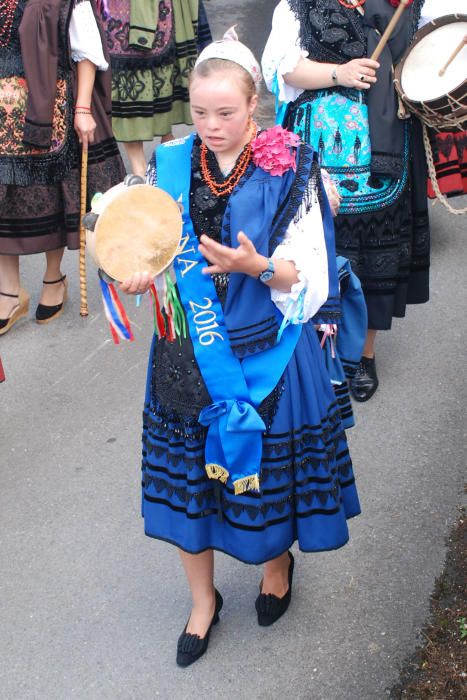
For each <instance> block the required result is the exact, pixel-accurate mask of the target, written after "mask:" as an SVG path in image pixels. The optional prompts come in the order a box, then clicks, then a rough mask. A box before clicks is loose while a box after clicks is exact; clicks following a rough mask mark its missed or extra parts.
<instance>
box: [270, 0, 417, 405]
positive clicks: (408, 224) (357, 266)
mask: <svg viewBox="0 0 467 700" xmlns="http://www.w3.org/2000/svg"><path fill="white" fill-rule="evenodd" d="M419 3H420V0H418V3H416V4H418V5H419ZM397 4H398V2H397V0H366V2H365V0H281V2H280V3H279V4H278V6H277V7H276V9H275V12H274V17H273V24H272V31H271V34H270V36H269V39H268V42H267V45H266V48H265V51H264V54H263V61H262V63H263V72H264V75H265V80H266V83H267V85H268V87H269V88H270V89H271V90H273V92H275V93H276V95H277V97H278V99H279V101H280V102H282V103H286V104H287V105H288V108H287V113H286V116H285V121H284V124H285V125H286V126H287V127H288V128H290V129H291V130H292V131H294V132H296V133H298V134H299V135H300V136H301V137H302V138H303V140H304V141H305V142H306V143H310V144H312V145H313V147H314V149H315V150H316V152H317V153H318V154H319V160H320V163H321V164H322V166H323V167H325V168H326V170H327V171H328V173H329V175H330V176H331V177H332V178H333V179H334V181H335V183H336V185H337V186H338V189H339V192H340V195H341V204H340V210H339V214H338V216H337V217H336V219H335V229H336V249H337V252H338V253H340V254H341V255H344V256H345V257H347V258H348V259H349V260H350V261H351V264H352V268H353V271H354V272H355V273H356V274H357V275H358V277H359V278H360V280H361V283H362V287H363V290H364V293H365V298H366V302H367V308H368V335H367V340H366V343H365V347H364V349H363V354H362V357H361V361H360V365H359V367H358V369H357V371H356V374H355V376H354V377H353V379H352V380H351V391H352V394H353V396H354V398H355V399H356V400H358V401H367V400H368V399H369V398H371V396H373V394H374V392H375V391H376V389H377V387H378V378H377V374H376V366H375V339H376V333H377V331H379V330H388V329H390V328H391V323H392V319H393V317H402V316H404V315H405V312H406V305H407V304H411V303H412V304H415V303H423V302H426V301H427V300H428V271H429V226H428V214H427V205H426V179H425V173H426V167H425V159H424V154H423V148H422V144H421V138H420V125H419V124H418V123H415V124H410V123H408V122H403V121H400V120H399V119H398V118H397V98H396V94H395V91H394V88H393V85H392V66H393V65H394V64H395V63H396V62H397V61H398V60H399V58H400V57H401V55H402V53H403V51H404V50H405V48H406V47H407V46H408V44H409V42H410V39H411V37H412V36H413V33H414V29H415V26H416V25H415V21H416V19H415V18H416V16H417V7H415V9H414V6H413V5H412V6H411V7H410V8H409V9H407V10H406V11H405V13H404V15H403V16H402V19H401V20H400V21H399V23H398V25H397V27H396V29H395V31H394V33H393V34H392V36H391V38H390V40H389V43H388V44H387V45H386V48H385V49H384V50H383V52H382V54H381V56H380V58H379V59H378V62H375V61H372V60H370V59H369V58H366V56H370V55H371V54H372V52H373V50H374V48H375V47H376V45H377V43H378V41H379V39H380V36H381V34H382V33H383V31H384V29H385V27H386V26H387V24H388V23H389V21H390V19H391V17H392V14H393V12H394V7H395V6H396V5H397ZM414 25H415V26H414ZM410 121H412V120H410ZM415 121H416V120H415ZM414 161H416V167H413V168H412V166H413V164H414ZM413 172H414V173H415V172H416V177H413V176H412V173H413Z"/></svg>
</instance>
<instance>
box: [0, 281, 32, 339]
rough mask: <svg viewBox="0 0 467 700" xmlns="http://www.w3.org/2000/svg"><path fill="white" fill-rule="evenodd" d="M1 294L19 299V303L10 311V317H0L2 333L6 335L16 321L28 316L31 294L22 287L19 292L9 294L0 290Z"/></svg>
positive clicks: (0, 331)
mask: <svg viewBox="0 0 467 700" xmlns="http://www.w3.org/2000/svg"><path fill="white" fill-rule="evenodd" d="M0 294H1V295H2V297H10V298H11V299H17V300H18V302H17V304H15V305H14V306H13V308H12V310H11V311H10V315H9V316H8V318H0V335H4V334H5V333H8V331H9V330H10V328H11V327H12V326H13V325H14V324H15V323H16V321H19V319H20V318H22V317H23V316H27V314H28V311H29V294H28V293H27V291H26V290H25V289H22V288H21V289H20V290H19V294H7V293H6V292H0Z"/></svg>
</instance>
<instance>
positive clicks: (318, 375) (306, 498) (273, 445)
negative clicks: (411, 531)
mask: <svg viewBox="0 0 467 700" xmlns="http://www.w3.org/2000/svg"><path fill="white" fill-rule="evenodd" d="M156 342H158V341H156V340H154V342H153V347H152V350H151V356H150V362H149V370H148V381H147V389H146V402H145V408H144V426H143V464H142V481H143V492H142V513H143V517H144V524H145V532H146V534H147V535H148V536H150V537H155V538H158V539H161V540H165V541H167V542H171V543H172V544H175V545H176V546H178V547H180V548H181V549H183V550H185V551H187V552H191V553H198V552H202V551H204V550H206V549H218V550H220V551H222V552H225V553H227V554H230V555H232V556H233V557H235V558H237V559H239V560H241V561H243V562H246V563H249V564H260V563H262V562H265V561H268V560H269V559H273V558H274V557H277V556H279V555H280V554H282V553H283V552H284V551H286V550H287V549H288V548H289V547H290V546H291V545H292V544H293V542H294V541H295V540H297V541H298V545H299V547H300V549H301V550H302V551H305V552H316V551H322V550H329V549H336V548H338V547H341V546H342V545H344V544H345V543H346V542H347V540H348V538H349V532H348V527H347V519H348V518H351V517H353V516H354V515H358V514H359V513H360V505H359V501H358V496H357V490H356V487H355V482H354V475H353V471H352V463H351V460H350V455H349V451H348V447H347V441H346V437H345V433H344V430H343V428H342V424H341V421H340V417H339V410H338V406H337V403H336V399H335V396H334V393H333V390H332V387H331V385H330V382H329V376H328V374H327V371H326V369H325V366H324V361H323V353H322V351H321V348H320V346H319V342H318V338H317V335H316V332H315V330H314V327H313V325H312V324H310V323H309V324H306V325H305V326H304V327H303V332H302V334H301V337H300V340H299V342H298V344H297V347H296V350H295V353H294V355H293V356H292V359H291V361H290V362H289V365H288V367H287V369H286V371H285V373H284V375H283V378H282V379H281V381H280V383H279V385H278V387H277V389H276V392H275V393H276V401H275V404H274V411H273V415H271V420H270V421H269V423H268V424H267V431H266V432H265V434H264V440H263V458H262V463H261V493H252V492H249V493H245V494H242V495H240V496H235V495H234V490H233V487H232V484H231V483H230V482H227V484H225V485H223V484H221V483H220V482H218V481H213V480H210V479H208V478H207V476H206V473H205V469H204V439H205V434H206V433H205V428H203V426H201V425H200V424H199V423H198V421H197V420H196V419H194V418H193V417H190V416H185V417H184V416H182V415H181V414H180V412H179V411H178V410H176V409H175V410H174V407H171V406H170V405H164V406H163V405H161V403H160V401H158V400H157V398H156V396H155V394H156V392H155V391H154V389H155V385H156V384H157V382H158V367H157V364H155V363H154V350H155V343H156Z"/></svg>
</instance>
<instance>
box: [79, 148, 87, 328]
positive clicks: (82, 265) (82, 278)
mask: <svg viewBox="0 0 467 700" xmlns="http://www.w3.org/2000/svg"><path fill="white" fill-rule="evenodd" d="M87 189H88V149H87V146H85V144H84V143H83V147H82V149H81V198H80V210H79V291H80V308H79V313H80V316H87V315H88V289H87V280H86V232H85V230H84V226H83V216H84V215H85V214H86V199H87V197H86V194H87Z"/></svg>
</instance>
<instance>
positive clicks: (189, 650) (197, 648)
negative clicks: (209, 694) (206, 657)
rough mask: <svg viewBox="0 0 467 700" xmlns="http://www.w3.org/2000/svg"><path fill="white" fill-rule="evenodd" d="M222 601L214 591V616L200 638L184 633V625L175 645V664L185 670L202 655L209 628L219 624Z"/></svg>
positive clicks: (209, 631) (206, 645)
mask: <svg viewBox="0 0 467 700" xmlns="http://www.w3.org/2000/svg"><path fill="white" fill-rule="evenodd" d="M223 604H224V601H223V600H222V596H221V594H220V593H219V591H218V590H216V607H215V609H214V615H213V618H212V620H211V624H210V625H209V627H208V631H207V632H206V634H205V636H204V637H203V638H202V639H201V637H200V636H199V635H197V634H189V633H188V632H187V631H186V628H187V627H188V622H187V623H186V625H185V629H184V630H183V632H182V634H181V635H180V637H179V639H178V644H177V664H178V666H182V667H183V668H185V667H186V666H191V664H194V662H195V661H198V659H199V658H200V657H201V656H202V655H203V654H204V652H205V651H206V649H207V648H208V644H209V635H210V634H211V627H212V626H213V625H217V623H218V622H219V613H220V611H221V609H222V605H223Z"/></svg>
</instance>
